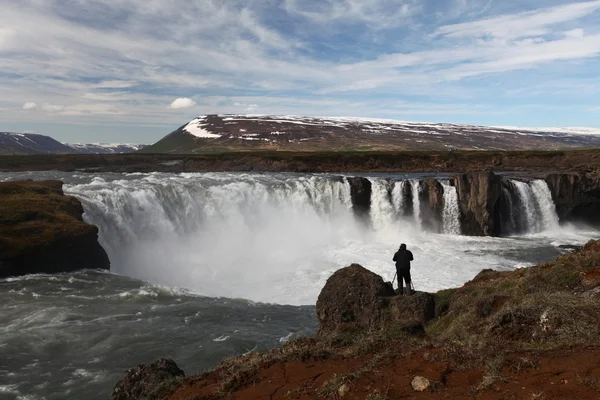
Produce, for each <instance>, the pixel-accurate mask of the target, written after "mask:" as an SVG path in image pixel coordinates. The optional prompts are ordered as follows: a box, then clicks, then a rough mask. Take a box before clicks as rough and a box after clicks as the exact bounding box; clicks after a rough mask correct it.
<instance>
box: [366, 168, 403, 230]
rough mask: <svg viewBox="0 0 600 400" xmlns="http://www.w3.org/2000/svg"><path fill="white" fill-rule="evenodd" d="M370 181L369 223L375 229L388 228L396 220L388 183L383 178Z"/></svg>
mask: <svg viewBox="0 0 600 400" xmlns="http://www.w3.org/2000/svg"><path fill="white" fill-rule="evenodd" d="M369 181H370V182H371V223H372V224H373V228H374V229H375V230H376V231H380V230H384V229H386V228H389V227H390V225H391V224H393V223H394V222H395V221H396V217H397V213H396V210H395V209H394V205H393V204H392V201H391V196H390V192H389V183H388V182H387V181H386V180H383V179H369Z"/></svg>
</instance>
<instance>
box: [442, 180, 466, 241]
mask: <svg viewBox="0 0 600 400" xmlns="http://www.w3.org/2000/svg"><path fill="white" fill-rule="evenodd" d="M440 183H441V184H442V186H443V188H444V211H443V222H444V233H446V234H449V235H460V233H461V232H460V208H459V206H458V193H457V192H456V188H455V187H454V186H452V185H450V182H448V181H440Z"/></svg>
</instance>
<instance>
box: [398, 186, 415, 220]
mask: <svg viewBox="0 0 600 400" xmlns="http://www.w3.org/2000/svg"><path fill="white" fill-rule="evenodd" d="M402 196H403V197H404V208H403V210H402V215H401V216H402V217H408V216H413V215H414V213H415V207H414V204H413V195H412V187H411V185H410V182H409V181H405V183H404V186H403V187H402Z"/></svg>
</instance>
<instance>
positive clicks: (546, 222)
mask: <svg viewBox="0 0 600 400" xmlns="http://www.w3.org/2000/svg"><path fill="white" fill-rule="evenodd" d="M529 186H530V187H531V190H532V192H533V196H534V198H535V201H536V204H537V209H538V210H539V212H540V214H541V215H540V216H541V225H542V229H543V230H544V231H548V230H553V229H558V227H559V220H558V215H557V214H556V206H555V205H554V201H553V200H552V193H550V188H549V187H548V184H547V183H546V182H545V181H543V180H541V179H537V180H534V181H532V182H531V183H530V184H529Z"/></svg>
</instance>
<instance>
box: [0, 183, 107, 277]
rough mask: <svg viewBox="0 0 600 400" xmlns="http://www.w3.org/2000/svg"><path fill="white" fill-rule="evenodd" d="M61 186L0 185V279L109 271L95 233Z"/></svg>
mask: <svg viewBox="0 0 600 400" xmlns="http://www.w3.org/2000/svg"><path fill="white" fill-rule="evenodd" d="M82 214H83V207H82V206H81V203H80V202H79V200H77V199H76V198H74V197H71V196H65V195H64V193H63V191H62V182H60V181H37V182H33V181H18V182H3V183H0V278H2V277H7V276H16V275H25V274H32V273H57V272H69V271H74V270H79V269H85V268H92V269H109V268H110V262H109V259H108V256H107V255H106V252H105V251H104V249H103V248H102V246H100V244H99V243H98V228H97V227H95V226H93V225H90V224H87V223H85V222H84V221H83V218H82Z"/></svg>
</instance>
